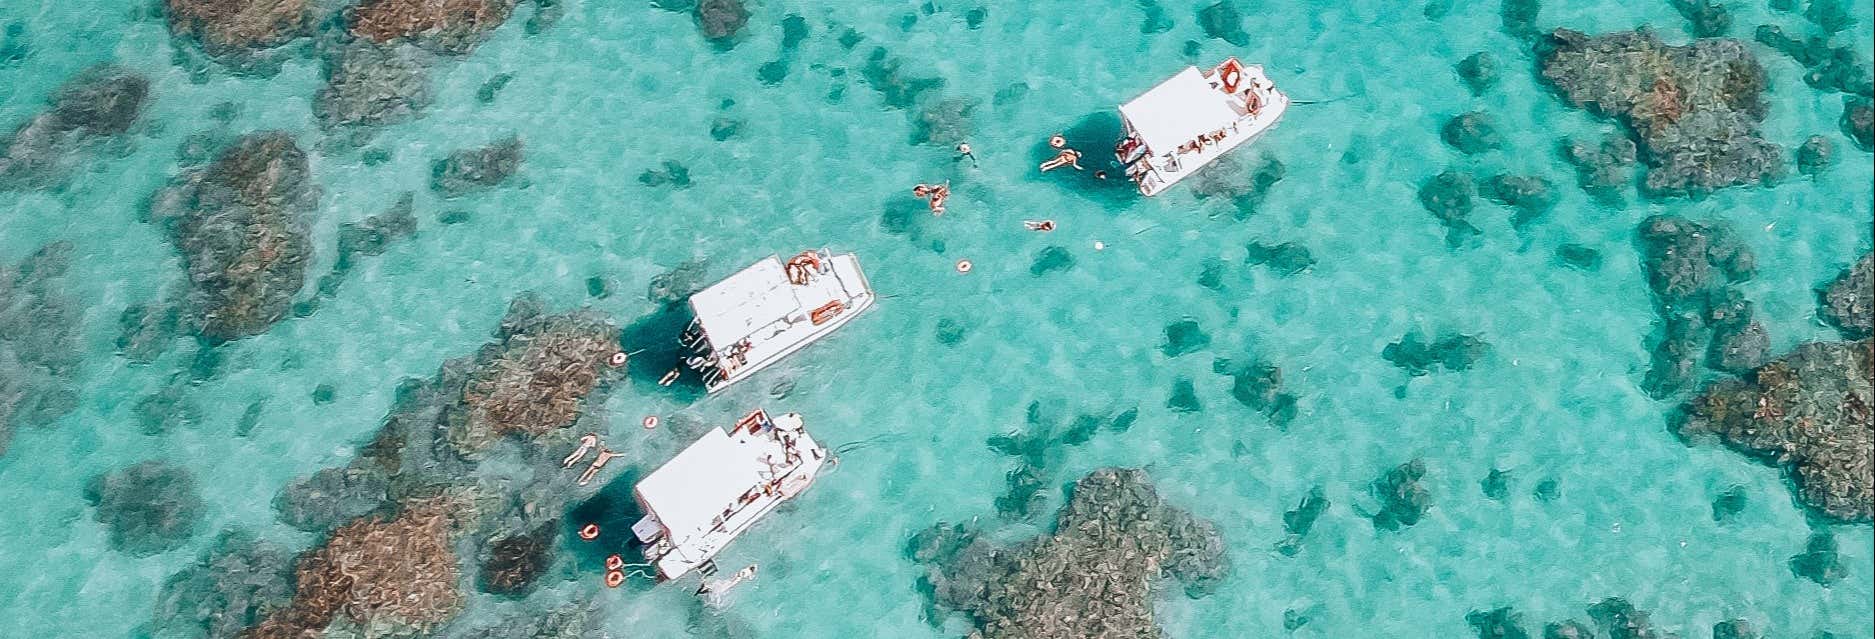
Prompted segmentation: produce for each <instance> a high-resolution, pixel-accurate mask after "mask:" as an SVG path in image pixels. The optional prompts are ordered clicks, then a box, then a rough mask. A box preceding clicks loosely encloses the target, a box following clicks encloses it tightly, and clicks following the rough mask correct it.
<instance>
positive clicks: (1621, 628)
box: [1589, 597, 1672, 639]
mask: <svg viewBox="0 0 1875 639" xmlns="http://www.w3.org/2000/svg"><path fill="white" fill-rule="evenodd" d="M1589 617H1590V618H1592V619H1594V620H1595V623H1596V625H1599V626H1601V628H1602V632H1603V633H1604V634H1605V635H1606V636H1607V637H1608V639H1671V638H1672V635H1669V634H1666V633H1665V632H1664V631H1661V630H1659V629H1657V628H1655V627H1654V624H1653V621H1652V620H1651V619H1649V618H1648V617H1649V615H1648V614H1647V613H1646V612H1644V611H1641V610H1636V609H1635V608H1634V605H1633V604H1630V603H1628V602H1627V600H1625V599H1622V598H1620V597H1609V598H1607V599H1603V600H1601V602H1600V603H1597V604H1595V605H1593V606H1589Z"/></svg>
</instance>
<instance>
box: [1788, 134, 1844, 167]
mask: <svg viewBox="0 0 1875 639" xmlns="http://www.w3.org/2000/svg"><path fill="white" fill-rule="evenodd" d="M1835 163H1836V145H1834V144H1830V141H1829V138H1826V137H1823V136H1820V135H1812V136H1810V137H1808V138H1805V139H1804V141H1803V145H1802V146H1799V147H1797V172H1798V173H1802V174H1804V175H1816V174H1818V173H1822V172H1823V170H1824V169H1827V168H1829V167H1830V165H1832V164H1835Z"/></svg>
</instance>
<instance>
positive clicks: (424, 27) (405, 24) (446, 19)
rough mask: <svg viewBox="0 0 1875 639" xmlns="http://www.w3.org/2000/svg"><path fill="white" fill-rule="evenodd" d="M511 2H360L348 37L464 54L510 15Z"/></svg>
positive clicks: (353, 12) (506, 0)
mask: <svg viewBox="0 0 1875 639" xmlns="http://www.w3.org/2000/svg"><path fill="white" fill-rule="evenodd" d="M515 4H516V3H515V0H364V1H363V2H360V3H359V4H358V6H357V8H355V9H353V10H352V24H351V33H352V35H355V36H357V37H360V38H364V39H366V40H370V41H372V42H377V43H380V44H384V43H390V42H395V41H398V40H410V41H415V42H418V43H420V44H424V45H426V46H433V47H434V48H436V49H438V50H439V52H444V53H467V52H468V51H470V50H472V49H474V48H475V46H476V45H477V44H480V43H481V40H482V37H483V36H484V35H486V34H487V33H488V32H490V31H494V30H495V28H496V27H499V26H501V23H503V22H506V21H507V20H508V16H509V15H510V14H512V13H513V12H514V5H515Z"/></svg>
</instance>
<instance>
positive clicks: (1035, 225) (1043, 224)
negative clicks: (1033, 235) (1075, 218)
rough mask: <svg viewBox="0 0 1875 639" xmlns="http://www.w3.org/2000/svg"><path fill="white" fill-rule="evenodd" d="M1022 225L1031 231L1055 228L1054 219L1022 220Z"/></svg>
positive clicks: (1046, 230)
mask: <svg viewBox="0 0 1875 639" xmlns="http://www.w3.org/2000/svg"><path fill="white" fill-rule="evenodd" d="M1022 227H1023V228H1026V229H1028V230H1031V231H1042V232H1048V231H1053V230H1055V221H1054V220H1024V221H1023V222H1022Z"/></svg>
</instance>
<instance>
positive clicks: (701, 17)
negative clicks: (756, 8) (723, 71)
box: [696, 0, 749, 44]
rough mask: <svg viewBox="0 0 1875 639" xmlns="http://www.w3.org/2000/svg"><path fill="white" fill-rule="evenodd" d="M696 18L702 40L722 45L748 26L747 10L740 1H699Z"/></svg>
mask: <svg viewBox="0 0 1875 639" xmlns="http://www.w3.org/2000/svg"><path fill="white" fill-rule="evenodd" d="M696 17H697V28H699V29H702V30H703V37H704V38H707V39H709V40H710V41H712V42H716V43H718V44H724V43H725V42H726V41H727V40H729V39H731V38H734V37H736V34H737V33H741V32H742V28H743V27H745V26H748V24H749V9H748V7H744V6H742V0H699V1H698V2H697V5H696Z"/></svg>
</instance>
